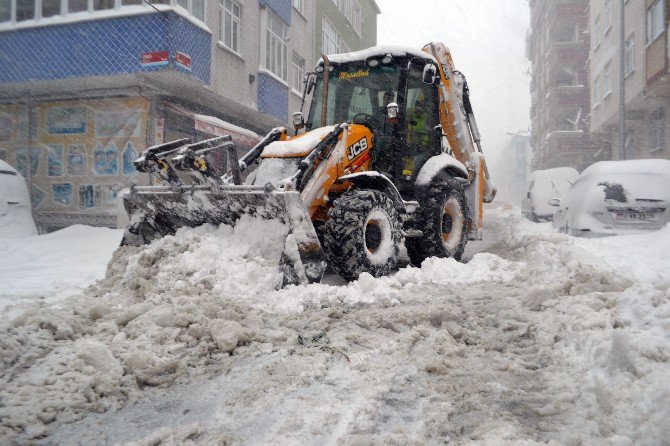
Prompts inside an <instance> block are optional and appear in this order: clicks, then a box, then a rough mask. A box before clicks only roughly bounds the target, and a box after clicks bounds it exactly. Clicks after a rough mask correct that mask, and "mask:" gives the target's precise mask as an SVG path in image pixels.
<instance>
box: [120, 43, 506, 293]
mask: <svg viewBox="0 0 670 446" xmlns="http://www.w3.org/2000/svg"><path fill="white" fill-rule="evenodd" d="M302 109H303V110H306V112H305V114H303V112H302V111H301V112H297V113H295V114H294V115H293V124H294V127H295V132H294V135H292V136H289V134H288V131H287V130H286V129H285V128H276V129H273V130H272V131H271V132H270V133H268V135H267V136H265V138H263V140H262V141H260V142H259V143H258V144H257V145H256V146H255V147H254V148H253V149H252V150H251V151H249V152H248V153H247V154H246V155H244V156H243V157H242V158H241V159H239V160H238V159H237V158H236V151H235V147H234V144H233V142H232V140H231V138H230V137H226V136H224V137H218V138H213V139H211V140H207V141H202V142H197V143H194V144H190V143H189V141H188V140H178V141H173V142H169V143H166V144H162V145H159V146H155V147H151V148H149V149H147V150H146V151H144V152H143V153H142V154H141V156H140V158H139V159H138V160H136V161H135V166H136V167H137V169H138V170H140V171H143V172H150V173H153V174H154V175H156V176H157V177H158V178H160V180H161V181H162V183H163V184H162V185H158V186H143V187H142V186H137V187H133V188H132V190H131V193H130V194H129V195H127V196H126V197H125V207H126V210H127V211H128V213H129V215H130V223H129V225H128V227H127V228H126V231H125V235H124V238H123V241H122V244H123V245H128V244H129V245H142V244H145V243H149V242H151V241H152V240H153V239H155V238H157V237H161V236H164V235H167V234H174V233H175V231H176V230H177V229H178V228H180V227H183V226H191V227H194V226H199V225H202V224H205V223H210V224H214V225H219V224H222V223H223V224H229V225H233V224H234V223H235V221H236V220H237V219H239V218H240V216H241V215H245V214H249V215H252V216H258V217H261V218H267V219H278V220H280V221H282V222H283V223H284V224H285V225H286V226H287V227H288V236H287V239H286V243H285V247H284V252H283V254H282V258H281V262H280V268H281V270H282V272H283V273H284V285H287V284H296V283H309V282H318V281H319V280H320V279H321V277H322V275H323V273H324V270H325V268H326V265H329V266H330V267H331V268H332V270H333V271H334V272H336V273H337V274H339V275H341V276H342V277H344V278H346V279H355V278H357V277H358V276H359V275H360V274H361V273H362V272H368V273H370V274H372V275H373V276H381V275H386V274H388V273H390V272H391V271H392V270H393V269H394V268H395V267H396V264H397V258H398V252H399V247H400V245H401V243H403V241H404V243H405V246H406V248H407V253H408V255H409V258H410V260H411V262H412V264H414V265H420V264H421V262H422V261H423V260H424V259H426V258H428V257H431V256H438V257H454V258H456V259H460V256H461V255H462V253H463V250H464V248H465V244H466V242H467V240H468V239H471V240H472V239H480V238H481V237H482V218H483V203H484V202H490V201H491V200H493V197H494V196H495V187H494V186H493V184H492V183H491V181H490V178H489V175H488V172H487V168H486V164H485V161H484V156H483V154H482V150H481V146H480V136H479V131H478V130H477V125H476V123H475V119H474V115H473V111H472V106H471V104H470V96H469V89H468V84H467V82H466V80H465V77H464V76H463V75H462V74H461V73H460V72H459V71H456V70H455V68H454V65H453V62H452V58H451V54H450V52H449V50H448V49H447V48H446V47H445V46H444V45H443V44H441V43H431V44H428V45H426V46H425V47H424V48H423V50H422V51H420V50H415V49H412V48H406V47H390V46H380V47H374V48H369V49H366V50H363V51H357V52H352V53H346V54H336V55H330V56H326V55H324V56H322V58H321V60H320V61H319V62H318V64H317V66H316V69H315V71H314V72H312V73H308V74H307V75H306V76H305V91H304V95H303V106H302ZM213 150H226V151H227V152H228V158H229V161H230V170H229V171H228V173H226V174H225V175H224V176H219V173H216V172H214V171H213V170H212V168H211V167H210V165H209V163H208V160H207V154H208V153H210V152H211V151H213ZM245 171H246V172H245ZM180 172H185V173H187V174H188V175H190V180H189V181H186V180H184V174H183V173H181V174H180ZM248 172H251V173H250V174H249V175H248V176H247V178H246V180H245V182H244V184H242V182H241V180H240V178H241V177H242V174H243V173H244V174H246V173H248Z"/></svg>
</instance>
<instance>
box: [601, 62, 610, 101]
mask: <svg viewBox="0 0 670 446" xmlns="http://www.w3.org/2000/svg"><path fill="white" fill-rule="evenodd" d="M611 94H612V62H607V65H605V72H604V73H603V99H605V98H606V97H607V96H609V95H611Z"/></svg>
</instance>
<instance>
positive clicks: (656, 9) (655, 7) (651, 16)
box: [647, 0, 664, 43]
mask: <svg viewBox="0 0 670 446" xmlns="http://www.w3.org/2000/svg"><path fill="white" fill-rule="evenodd" d="M663 4H664V1H662V0H656V1H655V2H654V3H653V4H652V5H651V6H650V7H649V9H647V43H652V42H653V41H654V40H656V38H657V37H658V36H660V35H661V34H662V33H663V28H664V27H663V17H664V11H663Z"/></svg>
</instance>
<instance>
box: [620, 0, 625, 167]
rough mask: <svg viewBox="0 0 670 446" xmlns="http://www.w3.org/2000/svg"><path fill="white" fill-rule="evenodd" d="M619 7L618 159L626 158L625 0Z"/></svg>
mask: <svg viewBox="0 0 670 446" xmlns="http://www.w3.org/2000/svg"><path fill="white" fill-rule="evenodd" d="M619 7H620V9H621V14H620V15H621V18H620V27H621V33H620V34H621V35H620V36H619V59H620V60H619V159H621V160H625V159H626V80H625V79H624V76H625V75H626V73H625V69H626V67H625V63H624V58H625V56H626V48H625V45H626V37H625V35H626V14H625V8H626V6H625V0H619Z"/></svg>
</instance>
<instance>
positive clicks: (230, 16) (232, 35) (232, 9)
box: [219, 0, 241, 54]
mask: <svg viewBox="0 0 670 446" xmlns="http://www.w3.org/2000/svg"><path fill="white" fill-rule="evenodd" d="M219 8H220V9H221V42H222V43H223V45H224V46H226V47H227V48H229V49H230V50H232V51H234V52H236V53H238V54H239V53H241V51H240V9H241V8H240V5H239V4H237V2H234V1H232V0H224V1H223V2H222V3H221V4H220V5H219Z"/></svg>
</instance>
